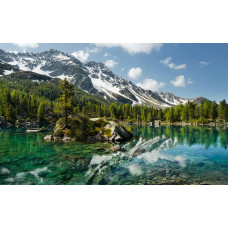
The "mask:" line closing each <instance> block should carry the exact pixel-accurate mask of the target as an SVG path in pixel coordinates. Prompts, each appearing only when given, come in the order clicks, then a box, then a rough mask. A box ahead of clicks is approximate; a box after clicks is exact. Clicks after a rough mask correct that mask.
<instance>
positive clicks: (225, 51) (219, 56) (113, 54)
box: [0, 43, 228, 102]
mask: <svg viewBox="0 0 228 228" xmlns="http://www.w3.org/2000/svg"><path fill="white" fill-rule="evenodd" d="M0 48H1V49H3V50H5V51H12V52H13V51H19V52H34V53H36V52H42V51H45V50H48V49H57V50H59V51H63V52H67V53H71V54H72V55H73V56H75V57H76V58H78V59H79V60H80V61H82V62H88V61H96V62H102V63H104V64H105V65H106V66H107V67H109V68H110V69H111V70H112V71H113V72H114V73H115V74H116V75H118V76H120V77H123V78H124V79H127V80H130V81H132V82H133V83H135V84H136V85H138V86H141V87H142V88H144V89H150V90H156V91H167V92H172V93H174V94H175V95H177V96H180V97H186V98H193V97H197V96H204V97H206V98H208V99H210V100H216V101H217V102H218V101H220V100H222V99H226V100H227V101H228V93H227V84H228V67H227V65H228V44H182V43H181V44H120V43H118V44H115V43H113V44H110V43H108V44H105V43H104V44H103V43H99V44H84V43H83V44H76V43H74V44H70V43H66V44H63V43H60V44H59V43H48V44H45V43H39V44H35V43H33V44H17V43H15V44H0Z"/></svg>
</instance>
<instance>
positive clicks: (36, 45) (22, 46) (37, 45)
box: [13, 43, 39, 48]
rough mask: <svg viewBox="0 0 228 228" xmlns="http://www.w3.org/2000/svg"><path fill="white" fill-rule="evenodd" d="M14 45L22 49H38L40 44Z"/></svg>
mask: <svg viewBox="0 0 228 228" xmlns="http://www.w3.org/2000/svg"><path fill="white" fill-rule="evenodd" d="M13 44H14V45H16V46H18V47H20V48H38V47H39V44H37V43H13Z"/></svg>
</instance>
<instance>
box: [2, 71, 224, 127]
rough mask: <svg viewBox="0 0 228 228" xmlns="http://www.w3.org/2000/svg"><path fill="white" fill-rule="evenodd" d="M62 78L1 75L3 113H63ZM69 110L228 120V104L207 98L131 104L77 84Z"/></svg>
mask: <svg viewBox="0 0 228 228" xmlns="http://www.w3.org/2000/svg"><path fill="white" fill-rule="evenodd" d="M59 82H60V80H59V79H55V80H53V81H44V80H43V81H41V82H40V81H36V80H33V81H32V80H30V79H26V78H20V77H16V76H13V75H12V76H8V77H1V78H0V116H4V117H5V118H6V120H7V121H8V122H10V123H12V124H14V123H15V122H16V121H17V122H23V121H30V120H36V121H38V122H41V123H45V122H47V123H50V122H53V123H54V122H55V121H56V120H57V119H58V118H59V117H61V116H63V115H64V114H63V112H62V110H61V108H60V106H61V104H60V100H59V99H58V98H59V97H60V96H61V94H62V93H61V89H60V87H59ZM69 105H70V106H71V108H70V109H69V110H70V112H69V114H72V115H78V114H84V115H87V116H89V117H104V116H106V117H111V118H116V119H118V120H123V121H132V122H138V123H142V122H144V123H146V122H151V121H153V120H161V121H166V122H170V123H173V122H180V121H184V122H191V123H195V122H197V123H207V122H215V121H219V122H221V123H226V122H228V104H227V103H226V101H225V100H223V101H221V102H220V103H219V104H217V103H216V102H210V101H208V100H205V101H204V103H203V104H194V103H191V102H189V103H187V104H186V105H177V106H173V107H171V108H166V109H155V108H153V107H147V106H138V105H135V106H131V105H130V104H117V103H112V104H108V103H105V101H104V100H102V99H99V98H98V97H96V96H91V95H89V94H87V93H85V92H84V91H82V90H80V89H78V88H75V89H74V94H73V96H72V98H71V100H70V104H69Z"/></svg>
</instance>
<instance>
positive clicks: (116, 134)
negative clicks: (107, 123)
mask: <svg viewBox="0 0 228 228" xmlns="http://www.w3.org/2000/svg"><path fill="white" fill-rule="evenodd" d="M111 134H112V137H111V138H110V140H111V141H112V142H122V141H126V140H129V139H131V138H132V136H133V135H132V133H131V132H129V131H127V130H126V129H125V128H124V127H123V126H121V125H119V124H114V126H113V127H112V128H111Z"/></svg>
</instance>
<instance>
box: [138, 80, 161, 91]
mask: <svg viewBox="0 0 228 228" xmlns="http://www.w3.org/2000/svg"><path fill="white" fill-rule="evenodd" d="M137 86H140V87H141V88H143V89H146V90H152V91H158V90H159V89H161V88H163V87H164V86H165V83H164V82H158V81H156V80H154V79H152V78H146V79H144V80H143V82H142V83H137Z"/></svg>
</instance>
